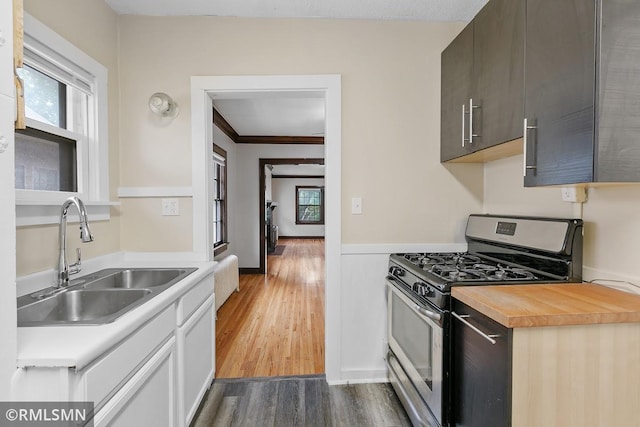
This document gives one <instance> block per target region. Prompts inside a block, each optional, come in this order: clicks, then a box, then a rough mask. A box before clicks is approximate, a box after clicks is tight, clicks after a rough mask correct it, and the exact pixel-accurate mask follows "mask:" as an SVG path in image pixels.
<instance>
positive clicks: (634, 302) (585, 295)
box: [451, 283, 640, 328]
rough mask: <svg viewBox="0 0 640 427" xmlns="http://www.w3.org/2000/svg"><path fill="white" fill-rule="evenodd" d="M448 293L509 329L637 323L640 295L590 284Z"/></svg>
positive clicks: (467, 288) (483, 288) (463, 288)
mask: <svg viewBox="0 0 640 427" xmlns="http://www.w3.org/2000/svg"><path fill="white" fill-rule="evenodd" d="M451 295H452V296H453V297H454V298H456V299H458V300H459V301H462V302H463V303H465V304H467V305H468V306H470V307H472V308H474V309H476V310H478V311H479V312H481V313H483V314H485V315H487V316H489V317H490V318H492V319H493V320H495V321H496V322H498V323H500V324H502V325H504V326H506V327H508V328H530V327H537V326H566V325H588V324H601V323H632V322H640V295H636V294H631V293H628V292H623V291H618V290H615V289H611V288H607V287H606V286H601V285H594V284H589V283H571V284H568V283H567V284H540V285H501V286H457V287H453V288H452V291H451Z"/></svg>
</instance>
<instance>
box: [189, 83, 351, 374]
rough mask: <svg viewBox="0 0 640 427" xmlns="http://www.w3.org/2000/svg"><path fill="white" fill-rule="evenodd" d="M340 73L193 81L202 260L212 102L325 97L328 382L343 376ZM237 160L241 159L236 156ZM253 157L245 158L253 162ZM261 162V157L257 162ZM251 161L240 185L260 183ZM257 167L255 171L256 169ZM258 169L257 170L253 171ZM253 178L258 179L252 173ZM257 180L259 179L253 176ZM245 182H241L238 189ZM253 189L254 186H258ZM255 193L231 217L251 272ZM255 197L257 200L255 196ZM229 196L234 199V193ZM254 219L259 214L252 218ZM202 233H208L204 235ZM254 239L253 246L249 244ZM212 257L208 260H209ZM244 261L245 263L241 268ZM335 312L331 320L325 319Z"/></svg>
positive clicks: (207, 226)
mask: <svg viewBox="0 0 640 427" xmlns="http://www.w3.org/2000/svg"><path fill="white" fill-rule="evenodd" d="M340 80H341V79H340V76H338V75H304V76H291V75H287V76H255V75H254V76H202V77H200V76H197V77H192V78H191V100H192V102H191V104H192V105H191V107H192V108H191V118H192V159H193V168H192V171H193V177H192V181H193V182H194V183H204V184H203V185H194V186H193V213H194V234H193V247H194V253H195V254H196V255H199V256H203V257H205V258H206V257H210V256H211V252H210V248H211V247H212V243H211V241H212V238H211V236H212V235H213V233H212V232H211V228H212V224H213V215H212V212H213V209H212V202H211V198H210V194H209V189H208V184H207V183H209V182H211V173H210V170H211V166H210V162H211V160H210V144H211V141H212V139H213V135H212V127H211V125H210V124H211V123H212V121H213V113H212V111H213V104H214V100H216V99H220V98H229V97H230V96H234V95H238V96H242V97H246V96H247V95H248V94H255V93H258V94H260V93H264V94H267V93H272V92H281V93H284V92H296V91H297V92H305V93H310V92H317V93H320V94H321V96H322V97H323V99H324V105H325V133H324V134H325V136H324V141H325V143H324V147H323V152H324V157H325V164H326V167H327V174H326V176H325V180H326V184H325V185H326V189H327V194H329V197H328V198H327V200H326V211H325V226H326V235H325V243H324V248H325V254H326V260H325V267H324V272H325V288H324V289H325V292H324V310H325V314H324V332H325V333H324V337H325V343H324V344H325V347H324V353H325V362H324V365H325V366H324V369H325V373H326V378H327V381H329V382H331V381H337V380H339V379H340V377H341V365H340V337H341V313H340V310H339V307H340V298H341V291H340V280H341V278H340V254H341V249H340V248H341V246H340V245H341V239H340V236H341V215H340V202H341V173H340V171H341V166H340V165H341V154H340V153H341V149H340V146H341V81H340ZM240 145H241V146H243V147H244V148H243V149H242V151H244V152H246V153H250V152H252V151H254V150H253V149H252V148H251V147H249V146H247V144H240ZM238 158H239V157H238ZM253 158H255V157H251V156H249V157H247V162H249V163H252V162H253V160H252V159H253ZM256 160H257V159H256ZM249 163H246V162H245V163H236V166H237V169H238V171H241V173H240V172H239V176H238V181H240V179H242V180H248V181H250V182H253V183H255V182H256V181H257V178H258V176H257V168H255V166H253V164H251V165H250V164H249ZM254 168H255V169H254ZM254 171H255V172H254ZM254 174H255V175H254ZM254 177H255V178H254ZM240 184H241V182H237V185H240ZM254 185H255V184H254ZM253 188H254V190H252V191H255V193H253V194H252V195H250V197H246V198H243V199H236V200H235V203H237V205H236V208H237V209H236V215H230V218H231V219H230V221H229V222H230V225H232V219H233V220H235V221H236V225H237V226H236V230H242V232H243V235H244V236H245V237H243V235H241V234H240V233H237V234H236V238H235V239H232V240H231V242H230V244H233V245H234V247H235V249H234V251H233V252H235V253H237V255H238V259H239V262H240V263H241V264H240V267H241V268H242V267H244V266H246V267H248V268H253V267H255V266H256V264H257V262H256V261H258V258H259V255H258V253H256V252H253V250H252V249H251V248H252V247H253V248H254V249H257V247H256V246H255V241H256V239H254V237H253V236H257V235H258V232H259V229H260V228H262V227H263V226H264V224H259V223H258V221H256V220H255V219H251V220H245V218H244V217H243V216H242V214H243V212H245V213H246V212H250V213H251V214H253V215H255V212H256V209H249V206H247V205H246V204H247V203H248V202H251V203H256V202H257V201H258V194H257V192H258V191H257V190H258V186H257V185H255V186H254V187H253ZM254 195H255V196H254ZM230 197H231V195H230ZM253 218H255V216H253ZM203 231H204V232H203ZM249 241H250V244H246V243H248V242H249ZM209 259H210V258H209ZM243 263H244V264H245V265H243ZM326 313H331V316H328V315H326Z"/></svg>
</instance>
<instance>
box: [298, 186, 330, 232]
mask: <svg viewBox="0 0 640 427" xmlns="http://www.w3.org/2000/svg"><path fill="white" fill-rule="evenodd" d="M296 224H324V187H308V186H306V187H305V186H296Z"/></svg>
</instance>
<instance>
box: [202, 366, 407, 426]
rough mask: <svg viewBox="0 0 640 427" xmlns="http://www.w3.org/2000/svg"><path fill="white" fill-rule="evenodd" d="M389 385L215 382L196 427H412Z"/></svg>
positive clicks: (317, 379)
mask: <svg viewBox="0 0 640 427" xmlns="http://www.w3.org/2000/svg"><path fill="white" fill-rule="evenodd" d="M410 425H411V422H410V421H409V419H408V417H407V415H406V413H405V412H404V409H403V408H402V406H401V404H400V401H399V400H398V398H397V397H396V395H395V393H394V392H393V389H392V388H391V386H390V385H389V384H356V385H342V386H329V385H328V384H327V382H326V380H325V378H324V376H323V375H321V376H311V377H302V378H301V377H297V378H292V377H289V378H254V379H243V380H238V379H236V380H220V379H217V380H215V381H214V383H213V385H212V387H211V389H210V390H209V392H208V394H207V396H206V398H205V401H204V403H203V404H202V406H201V409H200V412H199V414H198V415H197V417H196V419H195V421H194V422H193V423H192V426H193V427H209V426H251V427H254V426H278V427H280V426H309V427H313V426H340V427H341V426H348V427H352V426H367V427H373V426H380V427H382V426H410Z"/></svg>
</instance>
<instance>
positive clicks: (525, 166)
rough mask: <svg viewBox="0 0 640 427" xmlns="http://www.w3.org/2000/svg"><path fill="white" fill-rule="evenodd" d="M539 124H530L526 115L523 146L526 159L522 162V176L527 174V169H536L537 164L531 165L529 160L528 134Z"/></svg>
mask: <svg viewBox="0 0 640 427" xmlns="http://www.w3.org/2000/svg"><path fill="white" fill-rule="evenodd" d="M537 128H538V127H537V126H529V125H528V123H527V118H526V117H525V119H524V136H523V140H524V144H523V145H524V147H523V148H522V149H523V150H524V160H523V162H522V176H525V177H526V176H527V170H528V169H536V166H535V165H530V164H529V162H528V161H527V158H528V154H529V150H528V139H529V138H527V134H528V133H529V131H530V130H534V129H537Z"/></svg>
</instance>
